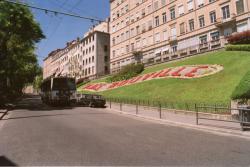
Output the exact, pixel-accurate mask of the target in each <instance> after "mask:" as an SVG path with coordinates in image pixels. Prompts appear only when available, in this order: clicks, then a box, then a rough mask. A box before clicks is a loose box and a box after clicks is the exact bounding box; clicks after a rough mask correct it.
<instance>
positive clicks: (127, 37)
mask: <svg viewBox="0 0 250 167" xmlns="http://www.w3.org/2000/svg"><path fill="white" fill-rule="evenodd" d="M126 39H129V31H126Z"/></svg>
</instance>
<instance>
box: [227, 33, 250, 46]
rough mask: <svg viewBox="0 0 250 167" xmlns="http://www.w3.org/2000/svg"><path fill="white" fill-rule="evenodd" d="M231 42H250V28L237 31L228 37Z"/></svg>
mask: <svg viewBox="0 0 250 167" xmlns="http://www.w3.org/2000/svg"><path fill="white" fill-rule="evenodd" d="M227 40H228V42H229V43H230V44H249V43H250V30H248V31H243V32H239V33H235V34H233V35H231V36H229V37H228V38H227Z"/></svg>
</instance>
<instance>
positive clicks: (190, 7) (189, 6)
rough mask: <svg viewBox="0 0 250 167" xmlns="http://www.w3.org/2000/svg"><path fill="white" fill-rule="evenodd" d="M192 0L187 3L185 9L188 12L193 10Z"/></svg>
mask: <svg viewBox="0 0 250 167" xmlns="http://www.w3.org/2000/svg"><path fill="white" fill-rule="evenodd" d="M193 4H194V3H193V0H190V1H188V2H187V8H188V11H192V10H193V8H194V7H193Z"/></svg>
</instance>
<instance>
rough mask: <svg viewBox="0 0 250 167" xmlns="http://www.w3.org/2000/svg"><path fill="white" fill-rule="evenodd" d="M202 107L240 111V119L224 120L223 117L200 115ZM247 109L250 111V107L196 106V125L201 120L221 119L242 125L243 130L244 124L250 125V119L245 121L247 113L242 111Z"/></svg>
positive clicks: (221, 120)
mask: <svg viewBox="0 0 250 167" xmlns="http://www.w3.org/2000/svg"><path fill="white" fill-rule="evenodd" d="M200 109H212V110H229V111H230V113H231V111H239V120H223V119H214V118H205V117H201V116H200V111H199V110H200ZM242 110H244V111H247V112H250V109H247V108H231V107H230V108H225V107H214V106H198V105H196V106H195V112H196V125H199V120H210V121H220V122H231V123H237V124H240V125H241V130H244V129H245V128H244V124H248V125H250V122H249V121H245V115H244V114H243V113H241V111H242ZM249 114H250V113H249Z"/></svg>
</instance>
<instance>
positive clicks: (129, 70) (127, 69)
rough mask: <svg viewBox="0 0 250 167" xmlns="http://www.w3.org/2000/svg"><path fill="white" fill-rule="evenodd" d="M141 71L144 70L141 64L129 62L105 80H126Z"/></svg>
mask: <svg viewBox="0 0 250 167" xmlns="http://www.w3.org/2000/svg"><path fill="white" fill-rule="evenodd" d="M142 71H144V65H143V64H129V65H126V66H124V67H123V68H122V69H121V71H120V72H119V73H117V74H115V75H113V76H111V77H109V78H107V80H106V81H107V82H109V83H111V82H116V81H122V80H127V79H130V78H133V77H135V76H137V75H138V74H140V73H141V72H142Z"/></svg>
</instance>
